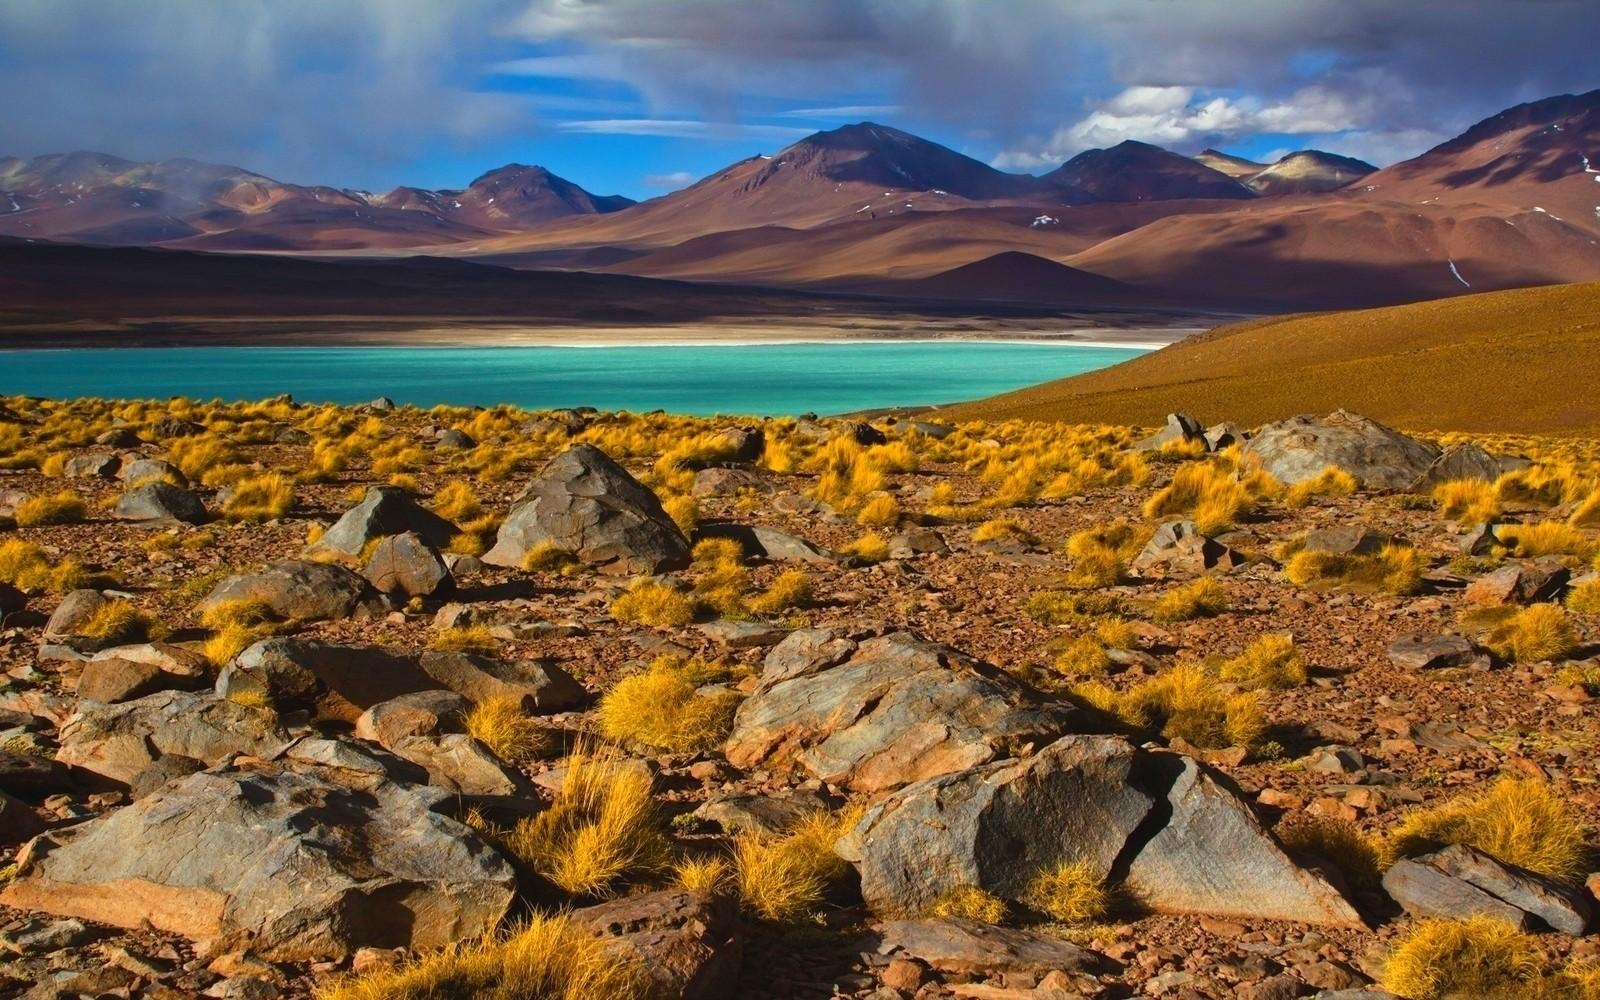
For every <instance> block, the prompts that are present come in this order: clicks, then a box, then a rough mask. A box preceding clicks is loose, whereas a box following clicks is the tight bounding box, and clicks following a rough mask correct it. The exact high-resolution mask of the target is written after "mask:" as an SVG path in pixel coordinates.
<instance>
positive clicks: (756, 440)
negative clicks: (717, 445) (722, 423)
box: [721, 427, 767, 462]
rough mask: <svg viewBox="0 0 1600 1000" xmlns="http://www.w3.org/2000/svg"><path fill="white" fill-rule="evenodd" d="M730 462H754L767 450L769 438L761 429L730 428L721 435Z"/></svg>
mask: <svg viewBox="0 0 1600 1000" xmlns="http://www.w3.org/2000/svg"><path fill="white" fill-rule="evenodd" d="M721 438H722V440H723V441H724V442H725V443H726V444H727V446H728V454H727V456H726V458H727V460H728V461H730V462H754V461H755V460H756V459H758V458H760V457H761V453H762V452H764V451H766V450H767V436H766V434H765V433H763V432H762V430H761V428H759V427H730V428H728V429H727V430H725V431H723V432H722V434H721Z"/></svg>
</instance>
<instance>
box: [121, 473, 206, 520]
mask: <svg viewBox="0 0 1600 1000" xmlns="http://www.w3.org/2000/svg"><path fill="white" fill-rule="evenodd" d="M116 515H117V517H118V518H120V519H121V520H124V521H183V522H185V523H187V524H199V523H200V522H201V521H204V520H205V519H206V505H205V504H204V503H202V502H201V501H200V497H199V496H197V495H196V494H195V493H194V491H192V490H186V489H184V488H182V487H181V486H174V485H172V484H171V483H164V482H154V483H145V484H144V485H143V486H135V487H133V488H132V489H130V490H128V491H127V492H126V493H124V494H122V496H120V497H118V498H117V509H116Z"/></svg>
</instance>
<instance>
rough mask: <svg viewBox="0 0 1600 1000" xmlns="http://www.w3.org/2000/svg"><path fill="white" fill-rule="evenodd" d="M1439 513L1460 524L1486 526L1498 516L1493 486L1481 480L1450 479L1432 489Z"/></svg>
mask: <svg viewBox="0 0 1600 1000" xmlns="http://www.w3.org/2000/svg"><path fill="white" fill-rule="evenodd" d="M1433 499H1434V500H1435V501H1437V502H1438V504H1439V513H1440V514H1442V515H1443V516H1445V517H1447V518H1449V519H1450V520H1452V521H1455V522H1457V523H1460V524H1486V523H1488V522H1490V521H1493V520H1495V519H1496V518H1498V517H1499V516H1500V497H1499V496H1498V495H1497V494H1496V492H1495V488H1494V484H1492V483H1486V482H1484V481H1483V480H1482V479H1452V480H1450V481H1448V482H1444V483H1440V484H1439V485H1438V486H1435V487H1434V488H1433Z"/></svg>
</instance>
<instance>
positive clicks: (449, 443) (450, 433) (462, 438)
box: [434, 427, 478, 451]
mask: <svg viewBox="0 0 1600 1000" xmlns="http://www.w3.org/2000/svg"><path fill="white" fill-rule="evenodd" d="M434 441H435V442H436V443H437V444H438V446H439V447H441V448H446V449H455V450H456V451H466V450H468V449H469V448H476V447H477V446H478V442H476V441H474V440H473V439H472V435H470V434H468V433H467V432H466V431H464V430H461V429H460V428H458V427H451V428H449V429H448V430H442V431H440V432H439V436H438V437H437V438H435V439H434Z"/></svg>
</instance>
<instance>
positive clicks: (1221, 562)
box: [1128, 521, 1245, 579]
mask: <svg viewBox="0 0 1600 1000" xmlns="http://www.w3.org/2000/svg"><path fill="white" fill-rule="evenodd" d="M1244 563H1245V558H1244V556H1242V555H1240V554H1239V553H1237V552H1235V551H1234V550H1233V549H1230V548H1228V547H1227V546H1226V545H1223V544H1222V543H1221V542H1218V541H1214V540H1212V539H1210V538H1207V537H1206V536H1205V535H1202V534H1201V533H1200V529H1199V528H1198V527H1196V526H1195V523H1194V522H1193V521H1168V522H1167V523H1166V524H1163V525H1161V527H1159V528H1157V529H1156V533H1155V534H1154V535H1152V536H1151V537H1150V541H1149V542H1147V543H1146V544H1145V547H1144V549H1143V550H1142V551H1141V552H1140V553H1139V554H1138V555H1136V556H1134V557H1133V560H1132V562H1130V563H1129V564H1128V568H1129V569H1130V570H1132V571H1133V572H1134V573H1136V574H1138V575H1139V576H1141V577H1157V578H1167V579H1181V578H1185V577H1191V576H1200V575H1201V574H1203V573H1210V572H1213V571H1218V570H1220V571H1222V572H1227V571H1228V570H1231V569H1235V568H1237V567H1239V566H1242V565H1244Z"/></svg>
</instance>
